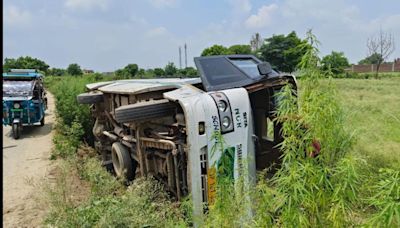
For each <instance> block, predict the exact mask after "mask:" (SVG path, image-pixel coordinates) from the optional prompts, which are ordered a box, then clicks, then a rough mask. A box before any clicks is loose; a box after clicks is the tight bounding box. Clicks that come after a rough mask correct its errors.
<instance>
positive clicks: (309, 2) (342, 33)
mask: <svg viewBox="0 0 400 228" xmlns="http://www.w3.org/2000/svg"><path fill="white" fill-rule="evenodd" d="M308 29H312V31H313V33H314V34H315V35H316V36H317V38H318V39H319V41H320V42H321V46H320V51H321V56H324V55H326V54H329V53H330V52H331V51H332V50H333V51H341V52H344V54H345V56H346V57H347V58H348V59H349V61H350V62H351V63H357V62H358V61H359V60H360V59H363V58H365V57H366V56H367V47H366V41H367V39H368V37H372V36H375V35H377V34H378V33H379V31H380V30H382V31H384V32H388V33H391V34H392V35H393V37H394V41H395V44H396V50H395V52H394V53H393V54H392V55H391V56H390V57H389V60H393V59H394V58H399V57H400V1H399V0H381V1H376V0H353V1H351V0H347V1H346V0H335V1H333V0H272V1H261V0H214V1H212V0H140V1H139V0H113V1H112V0H35V1H26V0H4V1H3V58H5V57H8V58H17V57H19V56H32V57H35V58H39V59H41V60H44V61H45V62H46V63H47V64H49V65H50V67H57V68H66V67H67V66H68V65H69V64H70V63H78V64H79V65H80V66H81V67H82V68H84V69H92V70H94V71H98V72H108V71H114V70H116V69H119V68H122V67H124V66H126V65H127V64H129V63H136V64H138V65H139V67H141V68H144V69H148V68H154V67H163V66H165V65H166V64H167V63H168V62H174V63H175V65H176V66H178V67H179V51H178V48H179V46H181V47H182V52H183V45H184V44H185V43H186V44H187V52H188V65H189V66H194V62H193V57H196V56H199V55H200V54H201V52H202V50H203V49H204V48H206V47H209V46H211V45H213V44H221V45H224V46H230V45H234V44H249V42H250V39H251V36H252V35H253V34H255V33H256V32H258V33H260V35H261V36H262V37H263V38H268V37H271V36H272V35H274V34H288V33H289V32H291V31H295V32H296V33H297V35H298V36H299V37H300V38H304V37H305V34H306V32H307V30H308ZM182 56H183V55H182ZM182 65H184V60H183V58H182Z"/></svg>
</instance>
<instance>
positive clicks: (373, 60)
mask: <svg viewBox="0 0 400 228" xmlns="http://www.w3.org/2000/svg"><path fill="white" fill-rule="evenodd" d="M380 61H382V62H383V59H382V56H381V55H380V54H378V53H374V54H372V55H370V56H368V57H366V58H365V59H362V60H360V62H358V64H378V62H380Z"/></svg>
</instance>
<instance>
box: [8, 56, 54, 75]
mask: <svg viewBox="0 0 400 228" xmlns="http://www.w3.org/2000/svg"><path fill="white" fill-rule="evenodd" d="M10 69H36V70H39V71H43V72H44V73H47V70H48V69H49V65H47V64H46V63H45V62H44V61H42V60H40V59H37V58H33V57H30V56H25V57H23V56H21V57H19V58H17V59H13V58H5V59H4V63H3V72H8V71H9V70H10Z"/></svg>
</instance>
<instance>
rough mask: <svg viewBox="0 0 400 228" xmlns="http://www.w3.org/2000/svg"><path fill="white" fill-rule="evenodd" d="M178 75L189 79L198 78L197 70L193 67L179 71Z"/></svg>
mask: <svg viewBox="0 0 400 228" xmlns="http://www.w3.org/2000/svg"><path fill="white" fill-rule="evenodd" d="M178 73H179V75H180V76H184V77H189V78H193V77H197V76H198V73H197V70H196V69H195V68H193V67H186V68H184V69H180V70H179V71H178Z"/></svg>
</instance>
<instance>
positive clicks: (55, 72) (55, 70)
mask: <svg viewBox="0 0 400 228" xmlns="http://www.w3.org/2000/svg"><path fill="white" fill-rule="evenodd" d="M47 73H48V74H49V75H53V76H63V75H65V74H66V70H65V69H61V68H50V69H49V70H48V71H47Z"/></svg>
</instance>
